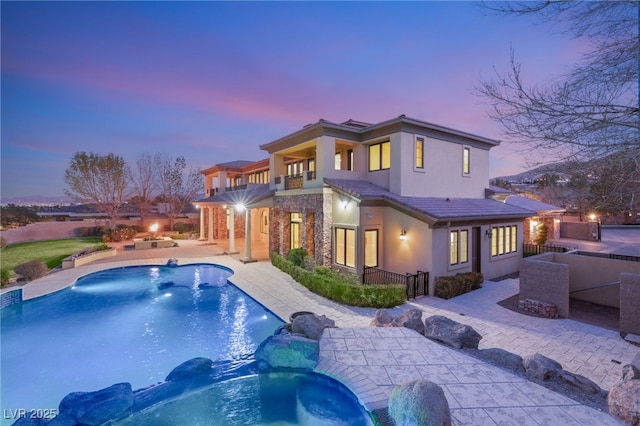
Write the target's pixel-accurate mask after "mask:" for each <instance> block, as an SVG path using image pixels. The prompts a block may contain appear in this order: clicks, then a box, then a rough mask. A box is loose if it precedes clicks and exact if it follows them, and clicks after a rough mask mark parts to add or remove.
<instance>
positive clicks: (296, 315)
mask: <svg viewBox="0 0 640 426" xmlns="http://www.w3.org/2000/svg"><path fill="white" fill-rule="evenodd" d="M302 315H314V314H313V312H309V311H298V312H294V313H292V314H291V315H289V322H293V320H294V319H295V318H297V317H300V316H302Z"/></svg>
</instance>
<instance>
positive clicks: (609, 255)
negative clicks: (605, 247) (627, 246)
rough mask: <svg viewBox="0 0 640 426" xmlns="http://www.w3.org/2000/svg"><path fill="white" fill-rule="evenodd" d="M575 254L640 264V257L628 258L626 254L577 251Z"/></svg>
mask: <svg viewBox="0 0 640 426" xmlns="http://www.w3.org/2000/svg"><path fill="white" fill-rule="evenodd" d="M576 254H579V255H582V256H592V257H602V258H605V259H616V260H627V261H629V262H640V256H630V255H626V254H616V253H600V252H592V251H581V250H580V251H577V252H576Z"/></svg>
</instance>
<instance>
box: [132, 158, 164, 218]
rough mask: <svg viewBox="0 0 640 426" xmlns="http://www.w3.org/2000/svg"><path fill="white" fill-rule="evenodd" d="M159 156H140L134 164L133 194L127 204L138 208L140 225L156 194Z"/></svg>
mask: <svg viewBox="0 0 640 426" xmlns="http://www.w3.org/2000/svg"><path fill="white" fill-rule="evenodd" d="M161 160H162V157H161V156H160V154H149V153H143V154H141V155H140V156H139V157H138V158H137V159H136V162H135V166H134V170H133V173H132V185H133V193H132V197H131V199H130V200H129V202H130V203H131V204H133V205H135V206H136V207H137V208H138V211H139V214H140V220H141V223H142V224H144V219H145V218H146V217H147V215H148V214H149V211H151V207H152V206H153V203H154V198H155V196H156V195H157V193H158V188H159V187H160V186H159V182H158V181H159V179H158V166H159V165H160V164H161Z"/></svg>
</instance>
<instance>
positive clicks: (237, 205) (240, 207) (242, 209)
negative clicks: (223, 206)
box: [233, 203, 244, 212]
mask: <svg viewBox="0 0 640 426" xmlns="http://www.w3.org/2000/svg"><path fill="white" fill-rule="evenodd" d="M233 207H234V208H235V209H236V211H238V212H242V211H244V204H241V203H238V204H236V205H235V206H233Z"/></svg>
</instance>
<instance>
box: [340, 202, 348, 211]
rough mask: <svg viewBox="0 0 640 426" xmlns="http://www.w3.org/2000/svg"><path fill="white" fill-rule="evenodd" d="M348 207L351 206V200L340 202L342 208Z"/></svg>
mask: <svg viewBox="0 0 640 426" xmlns="http://www.w3.org/2000/svg"><path fill="white" fill-rule="evenodd" d="M348 205H349V200H342V201H340V206H342V208H343V209H346V208H347V206H348Z"/></svg>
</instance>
